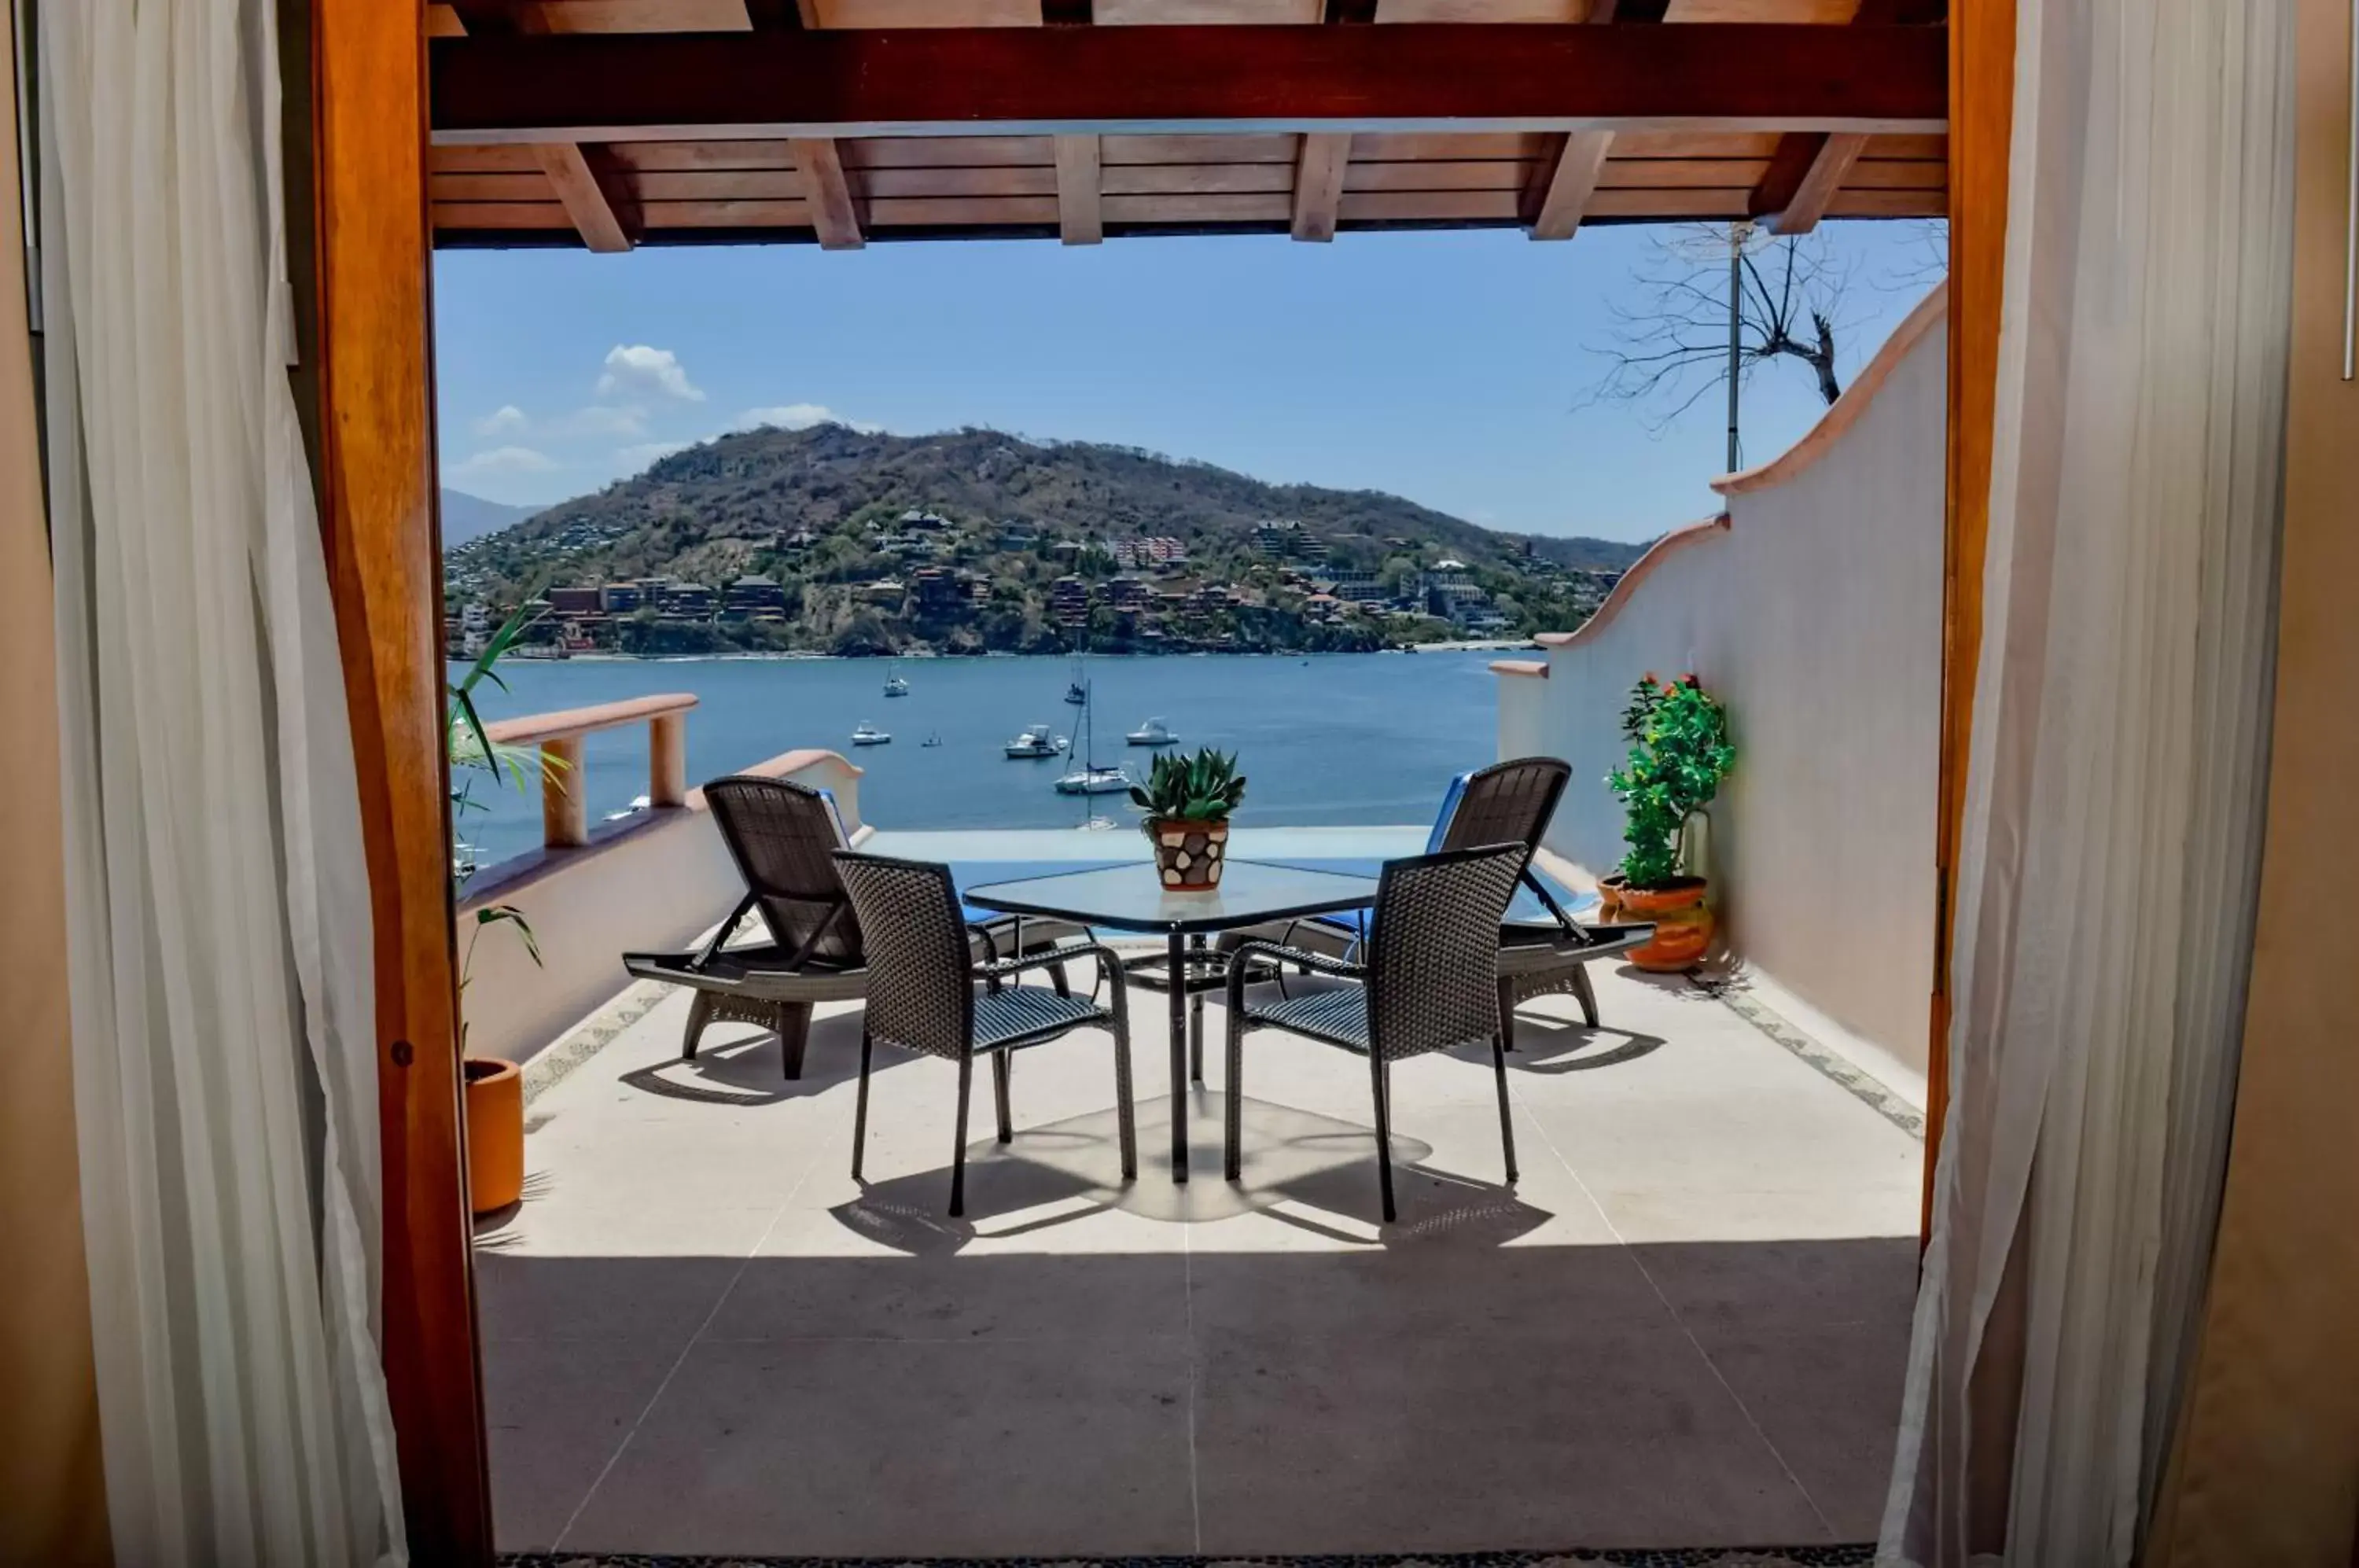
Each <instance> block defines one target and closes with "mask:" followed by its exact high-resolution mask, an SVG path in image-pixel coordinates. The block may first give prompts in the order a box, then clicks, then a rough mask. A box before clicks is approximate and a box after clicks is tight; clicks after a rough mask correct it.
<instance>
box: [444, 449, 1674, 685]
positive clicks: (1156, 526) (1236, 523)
mask: <svg viewBox="0 0 2359 1568" xmlns="http://www.w3.org/2000/svg"><path fill="white" fill-rule="evenodd" d="M1277 522H1283V523H1290V524H1292V525H1294V526H1293V527H1290V528H1289V527H1277V528H1271V527H1268V526H1267V525H1270V524H1272V523H1277ZM1139 541H1172V543H1158V544H1141V543H1140V542H1139ZM1174 543H1176V546H1177V549H1178V551H1179V552H1180V553H1181V554H1182V555H1184V559H1180V558H1175V554H1174V550H1173V544H1174ZM1641 548H1642V547H1640V546H1636V545H1629V544H1622V543H1617V542H1614V541H1610V540H1603V539H1557V538H1541V539H1527V538H1526V537H1525V536H1520V535H1511V534H1501V533H1495V532H1492V531H1491V530H1489V529H1485V528H1479V527H1477V526H1475V525H1474V524H1473V523H1469V522H1466V521H1464V520H1462V519H1461V518H1458V517H1450V516H1447V515H1446V514H1444V513H1440V512H1437V511H1434V510H1432V509H1430V508H1429V507H1425V506H1418V505H1416V504H1415V503H1413V502H1410V501H1406V500H1403V499H1401V498H1400V497H1398V496H1396V495H1384V494H1381V493H1378V492H1375V491H1342V490H1330V489H1322V488H1320V487H1317V486H1312V485H1270V484H1266V483H1264V482H1262V481H1260V480H1256V479H1252V478H1248V477H1247V476H1245V475H1244V474H1234V473H1231V472H1229V471H1227V470H1225V469H1221V468H1215V467H1213V466H1212V465H1210V464H1208V463H1193V462H1186V461H1178V460H1174V459H1171V458H1168V457H1164V456H1161V455H1158V454H1157V453H1153V452H1142V451H1139V450H1136V449H1135V448H1127V447H1113V446H1101V445H1091V444H1084V443H1078V442H1058V443H1049V444H1043V443H1038V442H1034V441H1027V440H1025V439H1023V438H1020V437H1016V436H1012V435H1006V434H1003V433H1001V432H999V431H995V430H958V431H952V432H948V433H944V434H940V435H929V436H916V437H909V436H895V435H886V434H875V433H864V432H861V431H856V430H849V429H846V428H844V427H843V426H841V425H819V426H815V427H812V428H810V429H809V430H767V429H766V430H754V431H749V432H745V433H743V434H738V435H731V436H725V437H723V438H722V439H720V440H718V441H711V442H707V443H705V444H703V445H701V446H697V447H692V448H690V449H689V450H687V451H684V452H676V453H674V454H672V455H671V456H669V457H666V458H663V459H662V460H660V461H658V463H655V464H654V465H653V466H651V467H650V468H649V469H647V472H646V473H644V474H639V475H638V476H637V477H636V478H633V479H628V480H625V481H621V482H619V483H617V484H615V485H610V486H608V487H607V488H606V489H605V490H604V491H603V492H602V493H600V494H598V495H589V496H583V497H582V498H580V499H577V500H573V501H569V502H564V503H560V505H558V506H551V507H549V509H547V510H546V511H543V512H541V513H539V514H538V516H535V517H531V518H529V519H527V520H526V521H524V522H521V523H518V524H516V525H514V526H512V527H509V528H505V529H502V530H501V531H499V532H497V533H495V534H492V535H490V536H487V537H485V538H484V539H478V540H475V541H473V543H469V544H464V545H462V546H460V547H458V548H457V549H455V550H451V552H450V553H449V556H448V559H447V572H448V577H449V588H450V598H451V603H452V604H453V606H454V607H456V606H461V605H464V604H470V603H481V604H484V605H485V606H486V607H487V608H489V609H493V610H505V609H506V607H507V606H509V605H511V604H516V603H518V602H521V601H522V600H524V599H525V598H526V597H527V596H528V595H530V594H534V593H545V594H547V595H548V596H549V598H550V599H551V600H552V604H553V613H552V615H550V616H549V621H550V623H551V625H550V627H549V635H551V636H563V637H571V638H573V639H576V640H577V642H579V643H586V644H590V645H593V646H594V645H601V644H607V645H612V646H617V647H621V648H625V649H628V650H632V651H688V650H692V649H696V648H707V647H741V648H808V649H813V650H821V651H843V652H850V651H879V652H883V651H897V650H900V649H905V648H916V647H920V646H923V647H930V648H939V649H942V650H944V651H980V650H983V649H985V648H992V649H998V648H1006V649H1029V650H1038V649H1042V648H1060V647H1067V646H1071V644H1073V643H1074V642H1077V641H1084V640H1085V641H1087V642H1088V643H1089V644H1090V645H1091V646H1093V647H1095V648H1102V649H1106V650H1110V651H1120V650H1124V649H1135V648H1204V647H1210V648H1240V647H1244V648H1354V647H1375V646H1380V645H1382V644H1383V643H1385V642H1388V641H1406V640H1430V639H1432V638H1435V637H1447V636H1453V635H1465V634H1466V633H1468V632H1483V633H1490V634H1498V635H1505V634H1510V633H1513V634H1522V633H1529V632H1534V631H1545V630H1554V629H1564V628H1567V627H1569V626H1576V625H1578V624H1579V623H1580V621H1581V620H1582V618H1583V617H1585V616H1586V615H1587V614H1588V613H1589V611H1590V610H1591V609H1593V607H1594V606H1595V604H1596V602H1597V600H1598V599H1599V598H1600V597H1601V596H1602V594H1603V591H1604V588H1605V586H1606V584H1607V583H1608V582H1609V581H1610V578H1611V575H1612V574H1614V573H1618V572H1620V571H1621V570H1622V569H1623V568H1624V567H1625V566H1626V565H1628V564H1629V562H1630V561H1632V560H1633V559H1635V558H1636V555H1637V553H1638V551H1639V550H1640V549H1641ZM747 578H751V579H754V580H755V581H753V582H741V581H740V580H742V579H747ZM655 579H663V580H669V586H660V587H659V586H657V585H655V584H654V583H651V582H649V581H648V580H655ZM732 584H737V586H736V587H735V588H734V590H733V588H732ZM681 589H686V590H687V591H686V592H681V591H680V590H681ZM698 589H702V590H707V591H709V592H708V593H699V592H697V591H696V590H698ZM592 590H602V592H600V593H591V592H590V591H592ZM568 623H571V624H570V625H569V624H568Z"/></svg>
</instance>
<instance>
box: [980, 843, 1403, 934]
mask: <svg viewBox="0 0 2359 1568" xmlns="http://www.w3.org/2000/svg"><path fill="white" fill-rule="evenodd" d="M963 897H964V898H966V901H967V902H968V903H970V904H975V905H979V906H981V907H982V908H984V909H997V910H999V911H1000V912H1001V913H1003V914H1010V915H1047V916H1052V917H1055V918H1059V919H1062V920H1076V921H1079V922H1080V923H1082V924H1083V925H1094V926H1111V927H1113V928H1114V930H1116V931H1161V932H1165V933H1167V934H1169V933H1173V932H1178V933H1182V934H1189V935H1194V934H1199V933H1201V932H1205V931H1230V930H1234V928H1236V927H1238V926H1250V925H1258V924H1259V923H1261V922H1262V921H1264V920H1288V919H1291V918H1293V917H1295V916H1298V915H1325V914H1333V913H1335V912H1336V911H1338V910H1342V909H1363V908H1365V907H1366V906H1367V905H1369V904H1373V903H1375V899H1376V879H1375V877H1355V876H1353V875H1351V874H1349V873H1348V872H1342V871H1315V870H1311V869H1310V868H1308V867H1304V866H1272V865H1269V864H1266V862H1263V861H1258V860H1232V861H1230V862H1229V864H1228V866H1227V868H1226V869H1225V870H1223V872H1222V873H1221V885H1220V886H1219V887H1215V888H1213V889H1212V891H1210V892H1201V893H1180V892H1174V891H1171V890H1170V889H1168V888H1166V887H1163V886H1162V885H1161V884H1160V883H1158V881H1157V880H1156V877H1155V867H1154V866H1153V865H1151V864H1147V863H1141V864H1138V865H1133V866H1100V867H1098V868H1097V869H1095V870H1092V871H1065V872H1060V873H1058V874H1057V875H1055V876H1053V877H1026V878H1024V879H1023V880H1022V881H1018V882H990V883H985V884H984V886H982V887H970V888H968V889H966V891H965V893H964V895H963Z"/></svg>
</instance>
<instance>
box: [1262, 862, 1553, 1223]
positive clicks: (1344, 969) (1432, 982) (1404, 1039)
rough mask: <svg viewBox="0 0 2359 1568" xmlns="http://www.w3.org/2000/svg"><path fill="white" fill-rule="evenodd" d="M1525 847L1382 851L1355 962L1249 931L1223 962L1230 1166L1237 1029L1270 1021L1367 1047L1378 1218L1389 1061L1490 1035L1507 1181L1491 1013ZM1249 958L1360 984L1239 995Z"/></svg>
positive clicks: (1501, 1051)
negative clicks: (1368, 924)
mask: <svg viewBox="0 0 2359 1568" xmlns="http://www.w3.org/2000/svg"><path fill="white" fill-rule="evenodd" d="M1529 854H1530V851H1529V850H1527V848H1526V847H1525V846H1524V845H1523V844H1489V845H1486V846H1484V847H1482V848H1479V849H1453V850H1444V851H1442V852H1441V853H1440V854H1438V855H1415V856H1412V857H1410V858H1408V859H1403V860H1392V861H1387V862H1386V863H1385V868H1384V872H1383V875H1382V876H1381V877H1379V878H1378V879H1377V882H1376V903H1375V921H1374V923H1373V927H1372V929H1371V931H1370V932H1369V936H1368V940H1367V942H1366V943H1365V944H1364V950H1363V951H1364V954H1365V962H1364V963H1352V962H1348V961H1346V960H1343V959H1340V958H1335V957H1331V956H1330V955H1328V954H1326V953H1313V952H1310V951H1308V950H1306V949H1302V948H1289V947H1282V946H1279V945H1278V944H1277V943H1276V942H1246V943H1245V945H1244V946H1243V947H1241V948H1239V949H1238V950H1237V951H1236V953H1234V955H1233V956H1232V960H1231V963H1230V965H1229V989H1228V1015H1229V1060H1228V1068H1229V1075H1228V1082H1227V1083H1226V1085H1225V1087H1226V1089H1227V1091H1228V1127H1227V1175H1228V1179H1229V1180H1230V1181H1237V1180H1239V1179H1240V1178H1241V1177H1242V1176H1243V1174H1244V1165H1245V1147H1244V1146H1245V1117H1244V1110H1243V1107H1244V1104H1245V1101H1244V1087H1243V1085H1244V1082H1245V1031H1246V1030H1247V1029H1256V1028H1259V1029H1284V1030H1286V1031H1287V1032H1288V1033H1289V1034H1299V1035H1301V1036H1302V1037H1304V1038H1305V1039H1307V1040H1318V1041H1320V1042H1321V1043H1322V1044H1326V1045H1332V1046H1338V1047H1341V1048H1342V1049H1343V1050H1345V1051H1352V1052H1353V1053H1354V1054H1356V1055H1360V1056H1364V1057H1366V1058H1367V1059H1368V1069H1369V1078H1370V1083H1371V1085H1372V1087H1373V1089H1374V1092H1375V1105H1376V1171H1377V1179H1378V1181H1379V1184H1380V1185H1381V1188H1382V1191H1383V1194H1384V1209H1385V1219H1386V1222H1387V1223H1389V1222H1391V1221H1392V1220H1393V1219H1394V1218H1396V1217H1397V1216H1396V1214H1395V1213H1394V1208H1393V1154H1392V1073H1391V1067H1392V1064H1393V1063H1394V1062H1398V1061H1400V1060H1401V1059H1402V1058H1404V1057H1409V1056H1422V1055H1425V1054H1426V1053H1428V1052H1430V1051H1451V1050H1454V1049H1456V1048H1457V1047H1459V1046H1462V1045H1465V1044H1468V1043H1470V1042H1471V1041H1474V1040H1489V1041H1490V1043H1491V1066H1492V1071H1493V1072H1494V1073H1495V1075H1496V1077H1497V1079H1498V1084H1499V1141H1500V1143H1501V1145H1502V1147H1503V1148H1504V1149H1506V1160H1507V1184H1508V1185H1509V1186H1513V1185H1514V1184H1515V1181H1516V1132H1515V1127H1514V1126H1513V1125H1512V1123H1511V1122H1510V1121H1509V1119H1508V1111H1507V1058H1506V1040H1505V1039H1504V1038H1503V1036H1502V1034H1501V1025H1500V1018H1499V985H1498V959H1499V922H1500V920H1501V919H1502V918H1503V917H1504V916H1505V915H1506V909H1507V902H1508V900H1509V899H1510V898H1514V897H1515V892H1516V882H1517V877H1518V876H1519V875H1520V874H1521V873H1522V871H1523V867H1524V862H1525V859H1526V857H1527V855H1529ZM1256 960H1266V961H1267V962H1268V963H1269V964H1299V965H1301V966H1303V967H1305V968H1307V969H1310V970H1311V971H1313V972H1314V973H1317V974H1320V975H1332V976H1336V977H1339V978H1343V979H1349V980H1356V981H1358V982H1360V984H1358V985H1349V986H1338V987H1333V988H1330V989H1325V990H1320V991H1314V992H1310V993H1306V994H1303V995H1299V996H1281V997H1280V998H1279V999H1278V1000H1277V1001H1275V1002H1268V1003H1264V1004H1260V1005H1248V1004H1247V1002H1246V1001H1245V985H1246V982H1247V980H1248V979H1249V978H1250V977H1251V973H1252V971H1253V970H1254V969H1255V967H1256V964H1255V962H1254V961H1256Z"/></svg>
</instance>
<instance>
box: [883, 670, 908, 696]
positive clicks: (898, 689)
mask: <svg viewBox="0 0 2359 1568" xmlns="http://www.w3.org/2000/svg"><path fill="white" fill-rule="evenodd" d="M908 694H909V683H908V681H904V680H902V679H901V671H900V670H899V668H898V667H896V668H894V669H891V670H886V672H885V695H886V696H887V697H906V696H908Z"/></svg>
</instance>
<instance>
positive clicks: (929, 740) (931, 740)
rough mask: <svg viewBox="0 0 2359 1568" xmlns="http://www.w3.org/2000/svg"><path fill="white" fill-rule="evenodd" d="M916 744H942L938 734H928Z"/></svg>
mask: <svg viewBox="0 0 2359 1568" xmlns="http://www.w3.org/2000/svg"><path fill="white" fill-rule="evenodd" d="M918 744H919V746H940V745H941V744H942V737H941V736H940V735H928V736H927V737H926V738H925V739H923V740H921V741H919V743H918Z"/></svg>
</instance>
